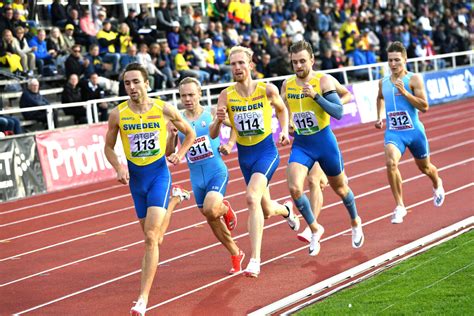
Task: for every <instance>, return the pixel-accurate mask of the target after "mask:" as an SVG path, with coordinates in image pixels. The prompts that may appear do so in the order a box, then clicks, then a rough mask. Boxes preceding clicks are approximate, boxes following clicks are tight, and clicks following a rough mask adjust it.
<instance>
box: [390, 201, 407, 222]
mask: <svg viewBox="0 0 474 316" xmlns="http://www.w3.org/2000/svg"><path fill="white" fill-rule="evenodd" d="M406 215H407V209H406V208H405V207H404V206H401V205H398V206H397V207H396V208H395V209H394V210H393V215H392V224H401V223H403V218H404V217H405V216H406Z"/></svg>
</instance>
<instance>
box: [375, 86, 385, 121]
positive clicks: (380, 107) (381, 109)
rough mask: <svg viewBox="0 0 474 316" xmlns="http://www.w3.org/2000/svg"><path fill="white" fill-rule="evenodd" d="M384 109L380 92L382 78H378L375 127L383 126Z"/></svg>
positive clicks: (383, 101)
mask: <svg viewBox="0 0 474 316" xmlns="http://www.w3.org/2000/svg"><path fill="white" fill-rule="evenodd" d="M384 111H385V100H384V98H383V93H382V80H379V92H378V94H377V121H376V122H375V128H378V129H381V128H382V127H383V120H382V113H383V112H384Z"/></svg>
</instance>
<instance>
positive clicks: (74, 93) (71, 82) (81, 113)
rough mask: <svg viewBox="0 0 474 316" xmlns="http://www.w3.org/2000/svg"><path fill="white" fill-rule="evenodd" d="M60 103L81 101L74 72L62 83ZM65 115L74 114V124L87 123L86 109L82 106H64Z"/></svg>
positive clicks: (77, 80) (77, 78) (77, 79)
mask: <svg viewBox="0 0 474 316" xmlns="http://www.w3.org/2000/svg"><path fill="white" fill-rule="evenodd" d="M61 102H62V103H79V102H82V93H81V88H80V86H79V77H78V76H77V75H75V74H72V75H70V76H69V78H68V80H67V82H66V84H65V85H64V89H63V93H62V94H61ZM63 110H64V113H65V114H66V115H72V116H74V124H85V123H87V111H86V108H85V107H84V106H82V105H81V106H74V107H66V108H64V109H63Z"/></svg>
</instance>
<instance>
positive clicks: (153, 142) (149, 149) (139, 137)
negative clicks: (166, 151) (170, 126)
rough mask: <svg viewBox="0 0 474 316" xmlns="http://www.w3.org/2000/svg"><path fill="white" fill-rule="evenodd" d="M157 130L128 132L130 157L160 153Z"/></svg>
mask: <svg viewBox="0 0 474 316" xmlns="http://www.w3.org/2000/svg"><path fill="white" fill-rule="evenodd" d="M159 136H160V132H159V131H154V132H144V133H137V134H129V135H128V142H129V144H130V155H131V156H132V157H136V158H140V157H152V156H156V155H158V154H159V153H160V142H159Z"/></svg>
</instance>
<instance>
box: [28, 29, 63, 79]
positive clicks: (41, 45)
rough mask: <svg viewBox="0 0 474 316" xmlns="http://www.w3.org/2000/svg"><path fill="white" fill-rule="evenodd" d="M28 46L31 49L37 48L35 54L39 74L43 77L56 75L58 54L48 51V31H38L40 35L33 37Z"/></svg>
mask: <svg viewBox="0 0 474 316" xmlns="http://www.w3.org/2000/svg"><path fill="white" fill-rule="evenodd" d="M28 44H29V45H30V47H36V50H35V51H34V53H35V57H36V67H37V68H38V73H39V74H41V75H43V76H51V75H54V74H55V71H56V66H55V64H54V61H55V58H56V57H57V55H58V54H57V52H56V51H55V50H54V49H50V50H48V47H47V45H46V31H45V30H43V29H41V30H38V35H37V36H35V37H33V38H32V39H31V40H30V41H29V43H28Z"/></svg>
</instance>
